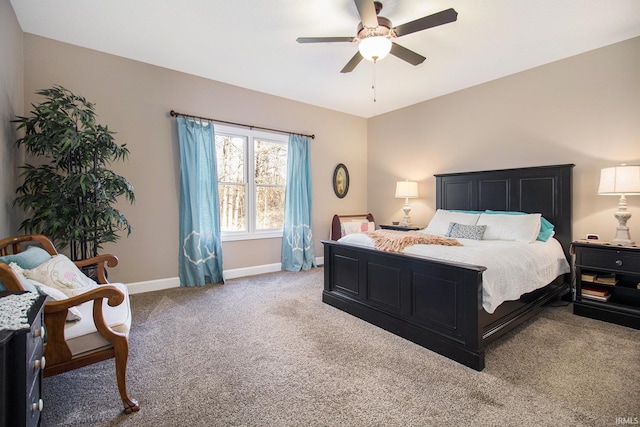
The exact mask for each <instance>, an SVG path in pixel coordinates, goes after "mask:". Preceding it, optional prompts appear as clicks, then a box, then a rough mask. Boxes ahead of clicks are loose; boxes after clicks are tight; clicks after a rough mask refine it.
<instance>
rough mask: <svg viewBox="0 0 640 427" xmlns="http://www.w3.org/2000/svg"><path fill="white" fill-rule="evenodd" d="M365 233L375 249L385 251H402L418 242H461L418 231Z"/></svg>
mask: <svg viewBox="0 0 640 427" xmlns="http://www.w3.org/2000/svg"><path fill="white" fill-rule="evenodd" d="M366 234H367V236H369V237H371V238H372V239H373V241H374V243H375V245H376V249H378V250H381V251H386V252H402V250H403V249H404V248H406V247H407V246H411V245H419V244H422V245H442V246H462V243H460V242H458V241H457V240H456V239H450V238H446V237H442V236H434V235H431V234H425V233H421V232H419V231H395V230H376V231H368V232H367V233H366Z"/></svg>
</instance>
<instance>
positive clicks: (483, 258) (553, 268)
mask: <svg viewBox="0 0 640 427" xmlns="http://www.w3.org/2000/svg"><path fill="white" fill-rule="evenodd" d="M456 240H458V241H459V242H460V243H461V244H462V246H441V245H422V244H420V245H413V246H408V247H406V248H405V249H404V250H403V253H405V254H408V255H412V256H418V257H425V258H429V259H437V260H445V261H452V262H456V263H462V264H469V265H475V266H483V267H486V271H485V272H484V273H483V276H482V307H483V308H484V309H485V310H486V311H487V312H488V313H493V312H494V311H495V310H496V308H497V307H498V306H499V305H500V304H502V303H503V302H505V301H512V300H517V299H518V298H520V296H521V295H523V294H526V293H528V292H531V291H534V290H536V289H538V288H542V287H544V286H546V285H548V284H549V283H551V282H552V281H553V280H554V279H555V278H556V277H558V276H560V275H562V274H565V273H569V272H570V271H571V269H570V267H569V263H568V261H567V259H566V257H565V254H564V251H563V250H562V245H560V242H558V241H557V240H556V239H554V238H550V239H549V240H547V241H546V242H541V241H534V242H532V243H525V242H513V241H503V240H471V239H456ZM338 243H340V244H346V245H356V246H364V247H368V248H375V245H374V243H373V239H372V238H371V237H369V236H367V235H366V234H365V233H356V234H349V235H347V236H345V237H342V238H341V239H339V240H338Z"/></svg>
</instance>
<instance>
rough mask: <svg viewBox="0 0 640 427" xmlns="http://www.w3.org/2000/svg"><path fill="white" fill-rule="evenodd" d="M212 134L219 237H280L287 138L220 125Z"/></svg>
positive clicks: (282, 217) (232, 238)
mask: <svg viewBox="0 0 640 427" xmlns="http://www.w3.org/2000/svg"><path fill="white" fill-rule="evenodd" d="M215 132H216V157H217V161H218V192H219V194H220V230H221V232H222V239H223V240H235V239H255V238H261V237H280V236H282V227H283V225H284V196H285V189H286V182H287V143H288V138H287V136H286V135H280V134H275V133H269V132H264V131H255V130H250V129H243V128H236V127H230V126H221V125H216V126H215Z"/></svg>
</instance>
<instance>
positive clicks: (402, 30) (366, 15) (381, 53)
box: [296, 0, 458, 73]
mask: <svg viewBox="0 0 640 427" xmlns="http://www.w3.org/2000/svg"><path fill="white" fill-rule="evenodd" d="M354 2H355V4H356V7H357V8H358V14H359V15H360V19H362V21H361V22H360V23H359V24H358V29H357V35H356V37H298V38H297V39H296V41H297V42H298V43H332V42H350V43H353V42H359V44H358V52H356V54H355V55H354V56H353V58H351V60H350V61H349V62H348V63H347V65H345V66H344V68H343V69H342V70H341V71H340V72H341V73H349V72H351V71H353V69H354V68H356V66H357V65H358V64H359V63H360V61H362V59H363V58H364V59H368V60H369V61H373V62H376V61H378V60H380V59H382V58H384V57H385V56H387V54H389V53H391V54H392V55H394V56H397V57H398V58H400V59H402V60H404V61H407V62H408V63H409V64H412V65H419V64H422V62H423V61H424V60H425V59H426V58H425V57H424V56H422V55H420V54H417V53H416V52H414V51H412V50H409V49H407V48H405V47H403V46H400V45H399V44H397V43H394V42H393V41H392V40H393V39H395V38H397V37H401V36H406V35H407V34H411V33H415V32H418V31H422V30H426V29H427V28H432V27H437V26H438V25H443V24H448V23H450V22H454V21H455V20H456V19H457V18H458V12H456V11H455V10H454V9H447V10H443V11H442V12H438V13H434V14H433V15H428V16H424V17H422V18H420V19H416V20H415V21H411V22H407V23H406V24H402V25H398V26H397V27H393V26H392V24H391V21H390V20H389V19H387V18H385V17H383V16H378V14H379V13H380V11H381V10H382V3H380V2H378V1H372V0H354Z"/></svg>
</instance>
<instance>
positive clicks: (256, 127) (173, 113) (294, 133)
mask: <svg viewBox="0 0 640 427" xmlns="http://www.w3.org/2000/svg"><path fill="white" fill-rule="evenodd" d="M169 114H170V115H171V117H178V116H182V117H186V118H189V119H199V120H206V121H208V122H216V123H224V124H227V125H235V126H243V127H246V128H249V129H261V130H270V131H272V132H280V133H288V134H290V135H300V136H308V137H309V138H311V139H315V138H316V136H315V135H306V134H304V133H298V132H289V131H286V130H279V129H270V128H265V127H262V126H253V125H245V124H242V123H234V122H225V121H224V120H217V119H211V118H209V117H201V116H194V115H191V114H184V113H179V112H177V111H174V110H171V111H170V112H169Z"/></svg>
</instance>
